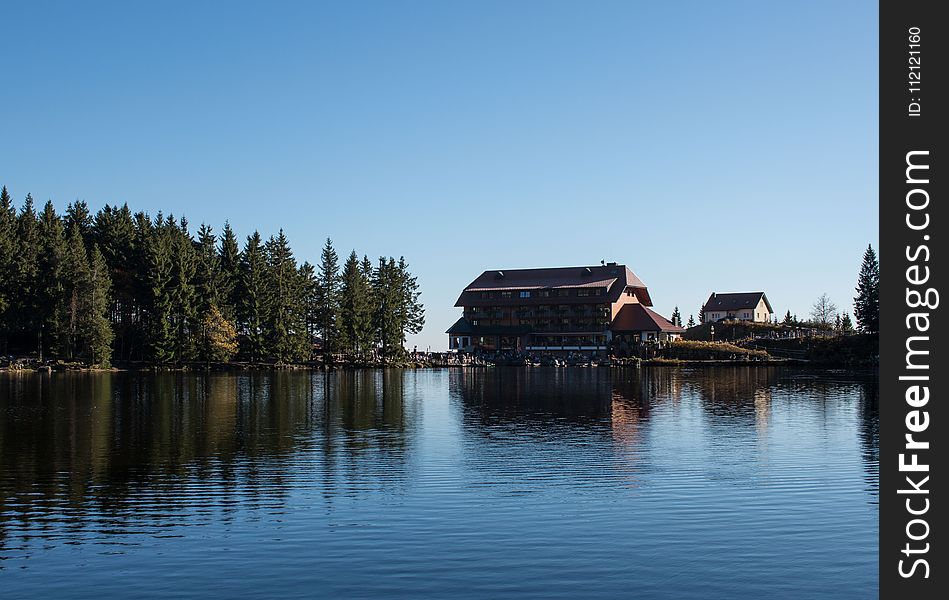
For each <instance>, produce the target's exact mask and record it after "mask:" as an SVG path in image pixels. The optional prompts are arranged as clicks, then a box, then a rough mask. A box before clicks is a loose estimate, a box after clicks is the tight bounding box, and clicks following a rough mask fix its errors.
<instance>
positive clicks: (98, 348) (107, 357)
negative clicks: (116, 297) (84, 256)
mask: <svg viewBox="0 0 949 600" xmlns="http://www.w3.org/2000/svg"><path fill="white" fill-rule="evenodd" d="M109 271H110V270H109V266H108V265H107V264H106V261H105V257H104V256H103V255H102V252H100V251H99V246H98V245H97V244H93V245H92V250H91V252H90V253H89V269H88V271H87V273H88V279H87V282H86V293H85V295H84V298H83V303H82V305H83V311H82V320H81V322H80V323H81V327H80V333H81V335H82V337H83V339H84V341H85V345H86V346H87V347H88V349H89V355H90V358H91V361H92V364H93V365H95V366H99V367H108V366H109V365H110V364H111V360H112V340H113V333H112V326H111V324H110V323H109V316H108V315H109V309H110V306H111V304H112V300H111V298H110V295H111V288H112V279H111V277H110V275H109Z"/></svg>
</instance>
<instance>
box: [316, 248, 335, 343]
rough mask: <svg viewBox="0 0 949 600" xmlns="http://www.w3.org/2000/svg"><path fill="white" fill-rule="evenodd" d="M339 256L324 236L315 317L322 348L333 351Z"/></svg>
mask: <svg viewBox="0 0 949 600" xmlns="http://www.w3.org/2000/svg"><path fill="white" fill-rule="evenodd" d="M339 287H340V281H339V257H338V256H337V254H336V250H335V249H334V248H333V241H332V240H331V239H330V238H326V243H325V244H324V245H323V252H322V255H321V258H320V274H319V288H318V290H319V297H318V303H319V310H318V311H317V315H318V316H317V318H318V321H319V329H320V332H321V334H322V336H323V349H324V351H326V352H334V351H335V349H336V348H335V345H336V336H337V327H338V324H337V320H338V318H339Z"/></svg>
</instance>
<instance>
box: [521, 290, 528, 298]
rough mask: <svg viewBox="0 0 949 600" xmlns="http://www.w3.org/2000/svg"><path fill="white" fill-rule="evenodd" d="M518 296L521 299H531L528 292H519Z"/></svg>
mask: <svg viewBox="0 0 949 600" xmlns="http://www.w3.org/2000/svg"><path fill="white" fill-rule="evenodd" d="M520 296H521V298H530V297H531V293H530V292H528V291H523V292H521V294H520Z"/></svg>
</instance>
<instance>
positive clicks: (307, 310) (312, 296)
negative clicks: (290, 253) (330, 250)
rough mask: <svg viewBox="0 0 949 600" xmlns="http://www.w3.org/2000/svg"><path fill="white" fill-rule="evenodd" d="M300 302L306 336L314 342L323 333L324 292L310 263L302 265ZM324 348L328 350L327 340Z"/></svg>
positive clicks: (324, 341)
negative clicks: (322, 302) (322, 301)
mask: <svg viewBox="0 0 949 600" xmlns="http://www.w3.org/2000/svg"><path fill="white" fill-rule="evenodd" d="M299 274H300V286H301V288H300V300H301V302H302V303H303V319H304V321H305V323H306V334H307V337H308V338H309V340H310V341H311V343H312V341H313V340H315V339H316V338H317V336H318V335H320V334H321V333H322V327H321V319H322V317H323V310H322V304H321V300H322V297H323V295H322V292H321V289H320V280H319V277H318V276H317V274H316V267H314V266H313V265H312V264H310V262H309V261H306V262H304V263H303V264H302V265H300V269H299ZM323 344H324V345H323V348H324V349H325V348H326V340H325V338H324V340H323Z"/></svg>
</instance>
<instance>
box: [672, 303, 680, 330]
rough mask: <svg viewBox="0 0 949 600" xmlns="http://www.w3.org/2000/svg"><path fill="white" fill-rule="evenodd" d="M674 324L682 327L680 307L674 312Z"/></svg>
mask: <svg viewBox="0 0 949 600" xmlns="http://www.w3.org/2000/svg"><path fill="white" fill-rule="evenodd" d="M672 324H673V325H678V326H679V327H682V315H681V314H680V313H679V307H678V306H676V307H675V309H674V310H673V311H672Z"/></svg>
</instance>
